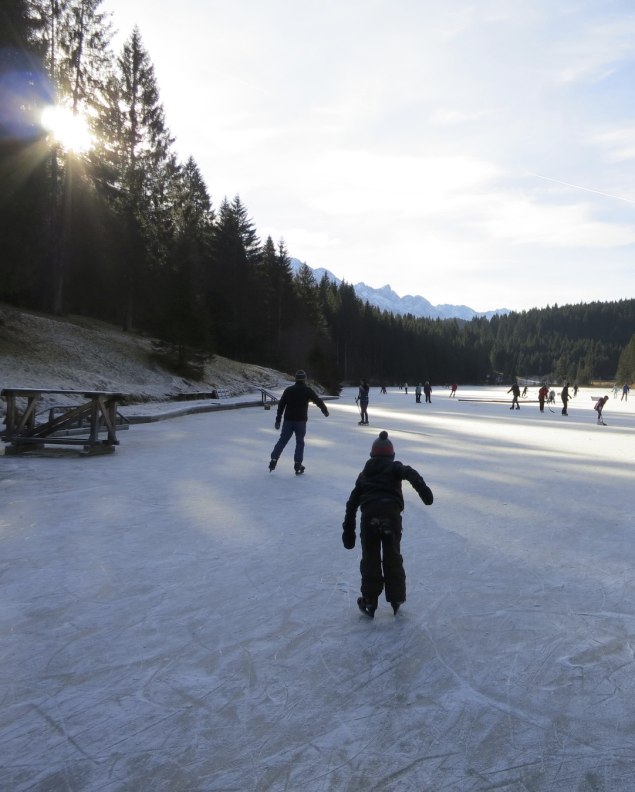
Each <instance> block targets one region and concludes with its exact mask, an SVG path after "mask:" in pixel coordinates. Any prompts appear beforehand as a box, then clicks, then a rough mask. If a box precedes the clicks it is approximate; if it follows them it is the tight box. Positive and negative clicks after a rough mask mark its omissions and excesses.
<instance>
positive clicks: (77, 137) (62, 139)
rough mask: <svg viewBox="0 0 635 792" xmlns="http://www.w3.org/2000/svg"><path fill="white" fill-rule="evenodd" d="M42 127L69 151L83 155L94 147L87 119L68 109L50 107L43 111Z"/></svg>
mask: <svg viewBox="0 0 635 792" xmlns="http://www.w3.org/2000/svg"><path fill="white" fill-rule="evenodd" d="M42 126H43V127H44V128H45V129H47V130H48V131H49V132H50V133H51V135H52V136H53V137H54V138H55V140H56V141H57V142H58V143H59V144H60V145H61V146H62V147H63V148H65V149H66V150H67V151H72V152H74V153H75V154H81V153H82V152H84V151H88V149H89V148H90V147H91V145H92V137H91V134H90V129H89V127H88V122H87V121H86V119H85V118H84V117H83V116H81V115H78V114H76V113H73V111H72V110H69V109H68V108H67V107H61V106H60V105H50V106H49V107H45V108H44V110H42Z"/></svg>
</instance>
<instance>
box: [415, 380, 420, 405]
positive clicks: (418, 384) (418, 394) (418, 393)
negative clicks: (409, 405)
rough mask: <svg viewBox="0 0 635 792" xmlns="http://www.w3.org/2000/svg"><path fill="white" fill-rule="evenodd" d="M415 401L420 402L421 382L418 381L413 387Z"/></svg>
mask: <svg viewBox="0 0 635 792" xmlns="http://www.w3.org/2000/svg"><path fill="white" fill-rule="evenodd" d="M415 402H416V403H417V404H421V383H420V382H418V383H417V385H416V387H415Z"/></svg>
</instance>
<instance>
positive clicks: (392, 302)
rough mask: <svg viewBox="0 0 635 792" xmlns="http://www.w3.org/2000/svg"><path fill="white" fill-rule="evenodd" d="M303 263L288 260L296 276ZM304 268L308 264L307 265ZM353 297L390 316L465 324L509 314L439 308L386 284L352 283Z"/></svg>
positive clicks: (321, 271) (326, 272)
mask: <svg viewBox="0 0 635 792" xmlns="http://www.w3.org/2000/svg"><path fill="white" fill-rule="evenodd" d="M303 263H304V262H302V261H300V260H299V259H296V258H292V259H291V269H292V270H293V272H294V273H297V272H298V270H299V269H300V267H301V266H302V264H303ZM307 266H308V265H307ZM309 269H310V270H312V272H313V275H314V277H315V279H316V280H317V281H318V282H319V281H320V280H322V278H323V277H324V276H325V275H326V277H327V278H328V279H329V280H330V281H332V282H333V283H336V284H337V285H338V286H339V284H341V283H342V280H341V279H340V278H338V277H336V276H335V275H334V274H333V273H332V272H330V271H329V270H327V269H324V268H322V267H320V268H318V269H313V267H309ZM353 289H354V290H355V294H356V295H357V296H358V297H359V299H360V300H363V301H364V302H368V303H369V304H370V305H374V306H375V307H376V308H379V309H380V310H381V311H389V312H390V313H393V314H399V315H404V314H411V315H412V316H416V317H426V318H428V319H463V320H466V321H469V320H470V319H473V318H474V317H477V316H484V317H486V318H487V319H491V318H492V316H495V315H496V314H506V313H509V309H507V308H497V309H495V310H492V311H484V312H479V311H475V310H474V309H473V308H470V307H469V306H467V305H450V304H446V303H444V304H443V305H432V303H431V302H429V301H428V300H426V299H425V297H421V296H420V295H413V294H406V296H405V297H400V296H399V295H398V294H397V292H395V291H394V290H393V288H392V287H391V286H390V284H386V285H385V286H382V287H381V288H379V289H376V288H374V287H373V286H368V285H367V284H366V283H361V282H360V283H356V284H354V286H353Z"/></svg>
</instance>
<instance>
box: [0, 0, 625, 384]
mask: <svg viewBox="0 0 635 792" xmlns="http://www.w3.org/2000/svg"><path fill="white" fill-rule="evenodd" d="M100 6H101V0H3V2H2V5H1V7H0V251H1V255H0V301H3V302H5V303H10V304H12V305H16V306H20V307H23V308H28V309H32V310H38V311H45V312H48V313H52V314H56V315H73V314H75V315H77V314H78V315H84V316H90V317H94V318H97V319H101V320H104V321H108V322H112V323H117V324H119V325H120V326H121V327H122V328H124V329H126V330H129V331H131V332H133V331H134V332H138V333H144V334H148V335H152V336H154V337H156V338H159V339H161V341H162V342H164V344H165V348H166V349H169V350H171V355H172V357H173V360H174V361H175V365H181V366H187V365H190V364H191V362H192V360H195V359H197V358H198V359H200V356H210V355H213V354H221V355H224V356H226V357H229V358H233V359H235V360H242V361H245V362H250V363H257V364H260V365H263V366H270V367H273V368H277V369H280V370H282V371H293V370H295V369H296V368H299V367H302V368H306V369H307V370H308V371H309V374H310V377H311V379H313V380H317V381H319V382H321V383H323V384H324V385H325V386H326V387H328V388H331V389H334V388H337V387H339V386H340V385H341V384H343V383H352V382H356V381H357V380H359V378H361V377H366V378H368V379H369V381H370V382H371V383H372V384H379V383H380V382H385V383H398V382H404V381H407V382H411V383H414V382H418V381H424V380H426V379H427V380H430V381H431V382H434V383H438V384H441V383H448V382H451V381H456V382H461V383H480V382H488V381H493V380H500V381H509V380H511V379H513V378H514V377H526V378H543V379H546V380H549V381H551V382H554V383H557V382H561V381H563V380H565V379H570V380H571V381H574V380H576V381H577V382H579V383H580V384H584V383H589V382H591V381H598V380H602V381H614V380H616V379H617V380H618V381H622V382H623V381H628V382H632V381H633V380H635V335H634V332H635V299H624V300H620V301H617V302H611V303H600V302H596V303H588V304H577V305H565V306H558V305H553V306H550V307H547V308H541V309H532V310H529V311H523V312H520V313H513V312H512V313H510V314H507V315H501V316H494V317H493V318H492V319H486V318H476V319H473V320H471V321H469V322H464V321H459V320H432V319H421V318H415V317H413V316H408V315H407V316H396V315H393V314H391V313H387V312H382V311H380V310H379V309H377V308H375V307H373V306H371V305H369V304H368V303H364V302H362V301H361V300H360V299H359V298H358V297H357V296H356V294H355V291H354V289H353V286H352V285H350V284H348V283H346V282H343V283H341V284H336V283H334V282H331V281H330V280H329V279H328V278H327V277H324V278H322V279H321V280H320V281H319V282H318V281H317V280H316V278H315V277H314V274H313V271H312V270H311V269H310V268H309V267H308V266H306V265H304V266H302V267H301V269H300V270H299V272H297V273H295V274H294V272H293V271H292V269H291V266H290V254H289V251H288V250H287V247H286V244H285V241H284V239H278V240H273V239H271V237H268V238H267V239H264V240H263V239H261V238H260V236H259V234H258V230H257V227H256V223H255V221H254V220H253V219H252V218H251V217H250V214H249V210H248V207H247V206H245V204H244V203H243V201H242V200H241V198H240V195H239V188H240V185H236V189H237V193H236V194H235V195H234V196H232V197H227V196H225V197H221V198H219V199H216V201H213V200H212V197H211V194H212V192H213V184H212V185H210V186H209V187H208V185H207V184H206V183H205V181H204V179H203V176H202V174H201V171H200V169H199V167H198V165H197V163H196V161H195V159H194V156H190V157H189V159H187V161H185V162H182V161H179V159H178V157H177V155H176V153H175V149H174V142H175V141H174V139H173V137H172V136H171V134H170V129H169V126H168V119H167V118H166V116H165V112H164V108H163V106H162V103H161V97H160V86H159V85H158V84H157V79H156V77H155V72H154V68H153V64H152V59H151V54H150V53H149V52H148V51H147V50H146V49H145V47H144V43H143V38H142V33H141V31H140V30H139V29H137V28H135V29H134V30H133V31H132V32H131V33H130V35H129V37H128V39H127V40H126V41H125V43H124V45H123V47H122V49H121V51H119V52H114V51H113V50H112V48H111V22H110V20H109V18H108V15H107V14H105V13H104V12H103V11H102V10H100ZM47 106H55V107H56V108H61V109H63V110H64V111H65V112H67V113H69V114H70V115H71V116H73V117H75V118H82V119H85V122H86V123H87V124H88V127H89V131H90V136H89V137H88V136H87V140H89V141H90V142H89V144H88V145H86V146H79V145H70V144H64V142H63V141H60V140H58V139H56V137H55V136H53V135H52V134H51V133H50V131H49V130H48V129H46V128H45V127H44V126H43V124H42V121H41V114H42V110H43V109H44V107H47ZM434 264H435V262H429V265H430V266H433V265H434ZM320 265H322V263H320ZM326 265H328V262H326ZM392 266H394V263H393V262H390V261H387V262H386V271H387V272H388V271H389V269H390V267H392ZM417 266H424V267H425V262H424V263H423V264H421V263H420V262H418V263H417ZM546 288H547V289H548V285H547V286H546ZM447 297H448V300H451V298H452V295H451V294H449V295H448V296H447ZM546 297H547V298H548V291H546Z"/></svg>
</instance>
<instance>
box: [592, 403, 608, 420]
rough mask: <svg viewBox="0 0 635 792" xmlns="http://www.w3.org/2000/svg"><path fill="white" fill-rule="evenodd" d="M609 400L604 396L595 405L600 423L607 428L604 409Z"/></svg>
mask: <svg viewBox="0 0 635 792" xmlns="http://www.w3.org/2000/svg"><path fill="white" fill-rule="evenodd" d="M608 400H609V397H608V396H603V397H602V398H601V399H598V400H597V401H596V402H595V404H594V405H593V409H594V410H595V411H596V412H597V414H598V423H599V424H600V425H601V426H606V424H605V423H604V418H602V410H603V409H604V405H605V404H606V403H607V401H608Z"/></svg>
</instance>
